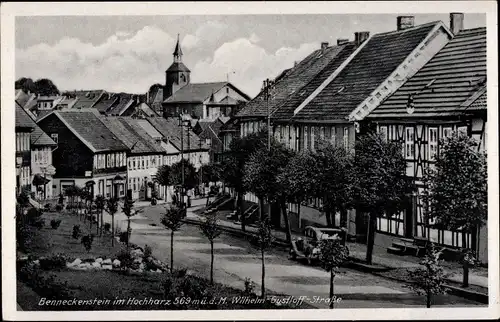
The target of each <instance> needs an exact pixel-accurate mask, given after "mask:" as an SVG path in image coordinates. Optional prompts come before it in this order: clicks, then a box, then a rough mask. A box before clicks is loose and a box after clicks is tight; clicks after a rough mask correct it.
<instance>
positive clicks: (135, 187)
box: [132, 178, 137, 191]
mask: <svg viewBox="0 0 500 322" xmlns="http://www.w3.org/2000/svg"><path fill="white" fill-rule="evenodd" d="M135 180H136V178H133V179H132V182H133V183H134V191H137V183H136V181H135Z"/></svg>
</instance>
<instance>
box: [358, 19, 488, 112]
mask: <svg viewBox="0 0 500 322" xmlns="http://www.w3.org/2000/svg"><path fill="white" fill-rule="evenodd" d="M486 60H487V59H486V28H475V29H468V30H463V31H460V32H459V33H458V34H457V35H456V36H455V37H454V38H453V39H452V40H451V41H450V42H448V44H447V45H446V46H445V47H444V48H443V49H441V51H439V52H438V53H437V54H436V55H435V56H434V57H433V58H432V59H431V60H430V61H429V62H428V63H427V64H425V66H424V67H423V68H421V69H420V70H419V71H418V72H417V73H416V74H415V75H414V76H413V77H412V78H411V79H409V80H408V81H407V82H406V83H405V84H404V85H403V86H401V87H400V88H399V89H398V90H397V91H396V92H395V93H394V94H393V95H392V96H390V97H389V98H388V99H386V100H385V101H384V102H383V103H382V104H381V105H380V106H378V107H377V108H376V109H375V110H374V111H372V112H371V113H370V114H369V115H368V118H380V117H402V116H407V117H418V116H439V115H443V116H444V115H448V114H450V113H462V112H463V110H464V109H465V108H466V106H464V103H465V102H466V101H467V100H468V99H470V98H471V97H472V96H473V95H474V94H475V93H477V92H478V91H480V90H481V89H483V88H484V91H483V93H478V94H477V95H476V97H475V98H473V99H472V100H471V101H470V102H469V105H468V106H469V107H468V108H467V109H468V110H473V109H474V108H478V107H481V106H482V107H481V108H484V109H485V108H486V104H481V102H483V103H485V101H482V99H485V98H486V88H485V86H484V85H485V82H486ZM410 94H413V95H412V96H413V104H414V112H413V113H412V114H411V115H409V114H408V113H407V112H406V107H407V103H408V98H409V95H410ZM482 95H484V96H482ZM481 96H482V98H481ZM476 99H477V102H478V103H477V104H476V105H474V104H473V103H474V102H475V101H476ZM465 105H467V104H465Z"/></svg>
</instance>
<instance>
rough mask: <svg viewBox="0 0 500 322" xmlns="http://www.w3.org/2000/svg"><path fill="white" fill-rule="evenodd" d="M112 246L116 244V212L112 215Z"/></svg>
mask: <svg viewBox="0 0 500 322" xmlns="http://www.w3.org/2000/svg"><path fill="white" fill-rule="evenodd" d="M111 237H112V238H111V246H115V214H112V215H111Z"/></svg>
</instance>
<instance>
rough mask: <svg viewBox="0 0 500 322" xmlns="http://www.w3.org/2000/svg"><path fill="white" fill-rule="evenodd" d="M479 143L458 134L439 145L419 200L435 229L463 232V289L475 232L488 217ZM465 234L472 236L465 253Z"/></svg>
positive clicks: (471, 260)
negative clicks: (435, 226)
mask: <svg viewBox="0 0 500 322" xmlns="http://www.w3.org/2000/svg"><path fill="white" fill-rule="evenodd" d="M477 147H478V143H477V142H476V141H475V140H474V139H472V138H470V137H468V136H466V135H462V134H460V133H453V134H452V136H451V137H450V138H449V139H447V140H442V141H441V142H440V153H439V155H437V156H436V160H435V165H434V169H433V168H429V169H427V171H426V173H425V175H424V179H423V182H424V184H425V185H426V186H427V189H425V190H424V193H423V195H422V200H423V202H424V206H425V209H426V214H427V216H428V218H429V219H431V220H435V223H436V225H437V226H438V227H442V228H445V229H448V230H454V231H457V230H460V231H461V232H462V248H463V249H462V254H463V255H462V259H461V263H462V265H463V266H462V267H463V286H464V287H467V286H468V284H469V279H468V275H469V268H470V267H472V266H475V265H476V262H477V261H476V260H475V256H476V254H475V247H476V244H477V232H478V229H479V227H481V226H482V225H484V223H485V222H486V218H487V215H488V207H487V203H488V183H487V179H488V176H487V162H486V154H485V153H484V152H481V151H478V149H477ZM466 234H471V236H472V238H471V239H472V243H471V244H472V249H470V250H468V247H467V240H466Z"/></svg>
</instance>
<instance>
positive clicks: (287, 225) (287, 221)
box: [281, 201, 292, 244]
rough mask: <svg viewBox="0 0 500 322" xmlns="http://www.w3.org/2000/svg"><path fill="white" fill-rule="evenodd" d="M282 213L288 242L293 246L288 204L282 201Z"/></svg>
mask: <svg viewBox="0 0 500 322" xmlns="http://www.w3.org/2000/svg"><path fill="white" fill-rule="evenodd" d="M281 212H282V213H283V220H284V222H285V230H286V242H287V243H288V244H291V242H292V230H291V229H290V219H289V218H288V212H287V210H286V203H285V202H284V201H281Z"/></svg>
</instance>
